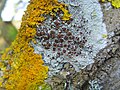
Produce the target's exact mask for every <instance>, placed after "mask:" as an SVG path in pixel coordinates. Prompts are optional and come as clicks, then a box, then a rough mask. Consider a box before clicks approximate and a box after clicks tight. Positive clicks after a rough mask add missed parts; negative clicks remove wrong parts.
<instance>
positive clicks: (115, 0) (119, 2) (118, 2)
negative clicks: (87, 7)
mask: <svg viewBox="0 0 120 90" xmlns="http://www.w3.org/2000/svg"><path fill="white" fill-rule="evenodd" d="M101 1H102V2H105V1H106V0H101ZM108 1H109V2H111V3H112V5H113V6H114V7H116V8H120V0H108Z"/></svg>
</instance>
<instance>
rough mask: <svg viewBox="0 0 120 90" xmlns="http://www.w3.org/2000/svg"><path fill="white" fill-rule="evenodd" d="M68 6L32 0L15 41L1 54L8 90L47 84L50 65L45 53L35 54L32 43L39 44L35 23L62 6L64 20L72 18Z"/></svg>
mask: <svg viewBox="0 0 120 90" xmlns="http://www.w3.org/2000/svg"><path fill="white" fill-rule="evenodd" d="M65 7H66V5H65V4H63V3H59V2H58V1H57V0H31V1H30V4H29V5H28V7H27V11H25V14H24V15H23V18H22V23H21V27H20V29H19V33H18V35H17V37H16V39H15V41H14V42H13V43H12V45H11V46H10V47H9V48H8V49H6V51H5V53H4V54H3V56H2V61H1V64H2V65H1V66H0V68H1V70H2V72H3V76H1V77H2V78H1V79H0V81H1V83H0V85H1V87H3V88H5V89H6V90H38V89H39V86H41V85H43V84H44V83H45V82H44V80H45V79H46V78H47V73H48V67H47V66H45V65H44V61H43V60H42V56H41V55H39V54H36V53H34V48H33V47H32V45H31V42H34V43H36V42H35V39H34V36H35V35H36V26H37V25H41V24H42V23H43V21H44V20H45V19H46V15H48V14H49V15H51V13H53V9H54V10H56V11H57V10H58V9H61V10H62V11H63V13H64V15H63V17H62V19H63V20H69V18H70V16H71V15H70V14H69V13H68V10H66V8H65ZM53 17H54V16H53Z"/></svg>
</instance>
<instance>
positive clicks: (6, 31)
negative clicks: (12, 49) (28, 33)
mask: <svg viewBox="0 0 120 90" xmlns="http://www.w3.org/2000/svg"><path fill="white" fill-rule="evenodd" d="M28 1H29V0H0V53H2V52H3V51H4V50H5V48H7V47H9V46H10V45H11V43H12V42H13V41H14V39H15V37H16V35H17V33H18V29H19V27H20V23H21V18H22V15H23V14H24V11H25V9H26V6H27V5H28Z"/></svg>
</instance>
